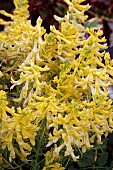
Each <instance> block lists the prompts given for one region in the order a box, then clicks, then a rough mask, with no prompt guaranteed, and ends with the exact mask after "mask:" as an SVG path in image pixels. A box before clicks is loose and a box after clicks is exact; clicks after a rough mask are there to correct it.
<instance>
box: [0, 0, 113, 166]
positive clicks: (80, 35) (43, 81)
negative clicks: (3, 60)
mask: <svg viewBox="0 0 113 170" xmlns="http://www.w3.org/2000/svg"><path fill="white" fill-rule="evenodd" d="M82 1H83V0H78V1H76V0H72V1H70V0H65V2H66V3H67V4H68V5H69V11H68V12H67V15H65V17H64V18H60V17H58V16H55V18H56V19H57V20H58V21H59V23H60V30H57V29H56V28H55V27H54V26H51V28H50V30H51V32H50V33H49V34H47V33H45V31H44V29H43V27H41V23H42V20H41V18H40V17H39V18H38V20H37V25H36V27H32V26H30V25H29V23H30V22H29V21H27V20H26V19H25V18H24V17H23V15H22V13H21V8H22V7H23V6H22V7H21V5H20V4H21V3H20V2H21V1H19V0H17V1H16V0H15V1H14V2H15V5H16V8H17V9H16V11H19V10H20V13H19V12H15V13H14V16H12V18H14V19H15V20H14V21H11V25H10V26H8V27H7V28H6V31H5V32H3V33H1V34H2V37H3V35H4V37H6V38H5V39H4V38H2V40H0V41H3V40H5V42H2V43H1V42H0V43H1V48H2V51H4V52H5V50H3V44H4V43H5V45H6V44H7V45H8V44H9V45H8V54H9V53H10V54H9V59H12V57H14V58H16V59H17V58H18V57H19V56H20V55H21V57H22V58H23V60H22V59H20V60H21V64H20V65H19V68H18V77H19V78H17V77H14V76H13V77H12V78H11V83H12V86H11V88H10V89H11V90H12V89H13V88H14V87H15V86H16V87H18V86H19V87H20V88H21V92H20V96H19V98H15V99H14V101H15V102H17V103H18V104H20V106H21V107H22V108H20V107H19V108H17V109H16V111H15V109H14V108H9V107H8V106H7V103H5V104H4V107H3V104H2V102H1V108H3V109H2V112H1V125H2V126H1V127H2V131H1V132H2V133H1V134H2V135H1V141H2V147H3V148H5V147H6V146H7V147H8V150H9V151H10V159H12V158H14V157H15V149H14V146H13V143H15V142H17V143H18V145H19V152H20V153H21V154H22V155H23V156H24V158H25V157H26V156H27V155H28V154H29V152H30V151H31V149H32V147H31V146H30V145H29V144H28V143H29V142H30V143H31V144H32V145H35V142H34V139H35V136H36V132H37V131H38V129H39V125H40V122H41V121H42V120H43V119H44V118H45V119H46V122H47V126H46V127H47V129H48V131H49V135H48V143H47V145H46V146H47V147H48V146H51V145H52V144H54V148H53V156H56V155H57V156H58V155H59V154H60V151H61V150H62V149H63V148H65V154H64V156H68V155H70V156H71V157H72V158H73V160H74V161H76V160H77V159H78V158H79V157H78V155H77V156H75V153H74V151H75V149H76V148H80V149H81V150H82V152H85V151H86V150H87V149H90V148H91V147H93V144H94V141H95V140H96V141H97V142H98V143H99V144H101V143H102V141H101V137H102V136H105V137H106V136H107V135H108V133H109V132H113V105H112V100H111V99H109V97H108V86H109V85H111V84H113V80H112V78H111V76H113V73H112V70H113V61H111V60H110V56H109V53H105V52H103V53H101V52H100V49H102V50H104V49H106V47H107V45H106V43H105V38H104V37H103V38H102V36H103V33H102V31H101V30H98V31H95V30H94V29H93V28H91V29H89V28H86V29H85V28H84V27H83V25H82V24H81V23H84V20H85V19H86V16H85V15H84V12H85V10H87V9H88V8H89V5H87V6H84V5H81V4H80V3H81V2H82ZM22 2H23V1H22ZM24 3H25V4H27V0H25V2H24ZM19 5H20V6H19ZM18 6H19V9H18ZM25 8H26V6H25ZM22 10H23V9H22ZM2 13H3V14H6V13H4V12H2ZM17 14H18V15H17ZM7 15H8V14H7ZM21 15H22V16H21ZM23 18H24V19H23ZM15 22H16V25H15V27H14V26H13V24H15ZM11 29H13V30H11ZM14 29H16V30H15V31H16V32H15V33H13V31H14ZM20 30H21V31H20ZM8 31H9V33H10V31H11V33H12V37H13V38H14V37H15V34H17V40H15V38H14V39H13V38H12V40H10V39H9V37H8V36H9V35H10V34H7V32H8ZM85 33H87V34H88V35H89V36H88V38H87V39H86V38H85ZM10 36H11V35H10ZM26 43H27V44H26ZM11 44H13V45H14V46H13V48H14V52H13V51H11V50H10V49H9V47H10V45H11ZM18 48H19V49H21V50H22V51H21V50H19V53H18ZM2 54H3V56H4V54H5V53H2ZM8 54H6V56H8ZM11 56H12V57H11ZM103 59H104V61H105V64H103V63H102V60H103ZM15 64H18V61H17V62H16V61H15ZM2 93H3V91H1V94H0V95H1V98H2V96H4V95H2ZM4 102H6V100H3V103H4ZM7 112H8V113H9V114H10V115H8V114H7ZM26 139H27V140H26ZM52 146H53V145H52ZM24 149H25V150H27V152H26V151H25V150H24ZM58 166H60V165H58ZM61 169H62V168H61Z"/></svg>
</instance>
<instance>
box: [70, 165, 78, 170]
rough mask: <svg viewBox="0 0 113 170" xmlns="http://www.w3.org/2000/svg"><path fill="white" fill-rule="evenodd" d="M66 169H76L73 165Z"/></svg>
mask: <svg viewBox="0 0 113 170" xmlns="http://www.w3.org/2000/svg"><path fill="white" fill-rule="evenodd" d="M68 170H77V168H75V167H74V166H73V165H71V166H70V167H69V168H68Z"/></svg>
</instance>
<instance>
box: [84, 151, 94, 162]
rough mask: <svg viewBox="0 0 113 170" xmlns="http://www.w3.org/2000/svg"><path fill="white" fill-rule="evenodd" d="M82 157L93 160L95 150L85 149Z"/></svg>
mask: <svg viewBox="0 0 113 170" xmlns="http://www.w3.org/2000/svg"><path fill="white" fill-rule="evenodd" d="M83 157H85V158H88V159H91V160H93V159H94V157H95V151H94V150H93V151H92V150H89V151H86V152H85V153H84V155H83Z"/></svg>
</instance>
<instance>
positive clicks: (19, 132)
mask: <svg viewBox="0 0 113 170" xmlns="http://www.w3.org/2000/svg"><path fill="white" fill-rule="evenodd" d="M0 103H1V104H0V141H1V143H2V149H3V150H4V149H5V148H6V147H7V148H8V150H9V151H10V157H9V160H10V161H11V160H12V158H15V153H16V154H17V155H19V156H21V158H23V159H25V158H26V156H27V155H28V154H29V153H30V151H31V150H32V147H31V145H30V143H31V144H32V145H33V146H34V145H35V136H36V132H37V131H38V127H37V124H36V116H35V114H34V113H32V111H31V110H30V109H27V108H24V109H21V108H20V107H19V108H17V111H15V109H14V107H12V108H9V107H8V106H7V105H8V102H7V98H6V93H5V92H4V91H2V90H1V91H0ZM14 143H18V145H19V150H20V151H19V150H18V148H16V147H15V146H14V145H13V144H14Z"/></svg>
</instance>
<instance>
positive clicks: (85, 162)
mask: <svg viewBox="0 0 113 170" xmlns="http://www.w3.org/2000/svg"><path fill="white" fill-rule="evenodd" d="M91 164H92V161H91V159H87V158H82V159H80V160H79V161H78V166H79V167H87V166H90V165H91Z"/></svg>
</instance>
